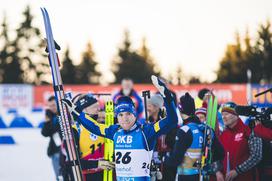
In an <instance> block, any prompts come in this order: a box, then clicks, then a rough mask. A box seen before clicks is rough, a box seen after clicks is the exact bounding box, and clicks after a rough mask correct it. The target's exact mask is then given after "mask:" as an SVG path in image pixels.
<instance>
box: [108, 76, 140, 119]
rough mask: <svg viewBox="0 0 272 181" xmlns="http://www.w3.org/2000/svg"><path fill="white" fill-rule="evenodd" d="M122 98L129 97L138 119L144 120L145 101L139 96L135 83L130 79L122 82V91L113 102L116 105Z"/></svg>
mask: <svg viewBox="0 0 272 181" xmlns="http://www.w3.org/2000/svg"><path fill="white" fill-rule="evenodd" d="M121 96H129V97H130V98H131V99H132V101H133V103H134V105H135V107H136V113H137V118H142V116H143V110H144V107H143V101H142V98H141V97H140V96H139V94H138V93H137V92H136V91H135V90H134V89H133V81H132V79H130V78H124V79H123V80H122V82H121V90H120V91H119V92H117V94H115V95H114V96H113V102H114V103H115V104H116V101H117V99H118V98H119V97H121Z"/></svg>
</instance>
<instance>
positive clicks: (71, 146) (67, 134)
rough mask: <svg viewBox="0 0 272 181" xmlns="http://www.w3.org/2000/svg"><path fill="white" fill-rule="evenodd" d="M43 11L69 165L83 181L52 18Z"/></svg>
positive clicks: (54, 87)
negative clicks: (66, 104) (66, 103)
mask: <svg viewBox="0 0 272 181" xmlns="http://www.w3.org/2000/svg"><path fill="white" fill-rule="evenodd" d="M41 11H42V15H43V20H44V26H45V31H46V39H47V40H46V41H47V50H48V53H49V64H50V69H51V73H52V78H53V89H54V94H55V99H56V103H57V107H58V111H59V114H60V116H59V118H60V122H59V123H60V127H61V131H62V137H63V141H64V143H65V146H66V152H67V156H68V161H69V162H70V164H69V165H71V168H72V173H73V178H74V180H75V181H82V180H83V177H82V172H81V166H80V160H79V155H78V152H77V149H76V146H75V141H74V140H75V139H74V136H73V134H72V132H71V122H70V120H71V115H70V113H69V111H68V110H67V108H66V106H65V105H64V104H63V103H62V102H61V100H62V99H64V98H65V97H64V96H65V94H64V89H63V83H62V79H61V74H60V69H59V66H60V63H59V60H58V56H57V53H56V47H55V42H54V37H53V33H52V28H51V23H50V18H49V15H48V12H47V10H46V9H45V8H41Z"/></svg>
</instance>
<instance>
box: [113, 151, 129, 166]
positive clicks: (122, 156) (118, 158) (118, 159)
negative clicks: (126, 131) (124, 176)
mask: <svg viewBox="0 0 272 181" xmlns="http://www.w3.org/2000/svg"><path fill="white" fill-rule="evenodd" d="M130 154H131V152H126V153H123V154H122V152H119V151H118V152H116V154H115V156H116V163H117V164H120V163H121V162H122V164H128V163H130V162H131V156H130Z"/></svg>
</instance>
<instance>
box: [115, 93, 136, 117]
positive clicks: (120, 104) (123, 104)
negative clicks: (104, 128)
mask: <svg viewBox="0 0 272 181" xmlns="http://www.w3.org/2000/svg"><path fill="white" fill-rule="evenodd" d="M121 112H130V113H131V114H133V115H134V116H135V117H137V114H136V110H135V106H134V103H133V101H132V100H131V98H130V97H128V96H122V97H120V98H118V100H117V103H116V106H115V114H116V116H117V115H118V114H119V113H121Z"/></svg>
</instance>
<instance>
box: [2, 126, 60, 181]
mask: <svg viewBox="0 0 272 181" xmlns="http://www.w3.org/2000/svg"><path fill="white" fill-rule="evenodd" d="M7 135H9V136H12V137H13V139H14V140H15V143H16V144H13V145H4V144H0V165H1V168H0V180H1V181H18V180H20V181H52V180H55V177H54V172H53V167H52V165H51V159H50V158H49V157H48V156H47V154H46V151H47V146H48V142H49V138H45V137H43V136H42V135H41V129H38V128H16V129H15V128H8V129H0V136H7Z"/></svg>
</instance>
